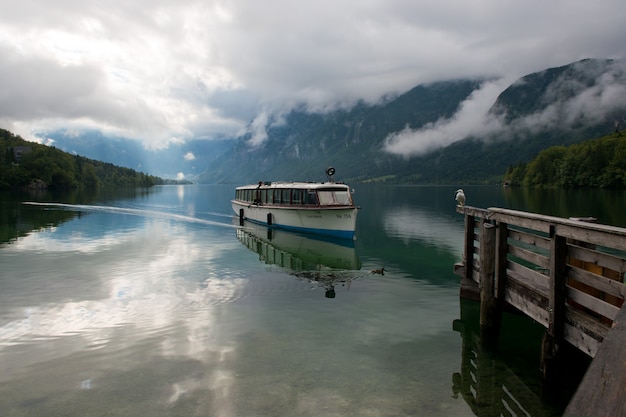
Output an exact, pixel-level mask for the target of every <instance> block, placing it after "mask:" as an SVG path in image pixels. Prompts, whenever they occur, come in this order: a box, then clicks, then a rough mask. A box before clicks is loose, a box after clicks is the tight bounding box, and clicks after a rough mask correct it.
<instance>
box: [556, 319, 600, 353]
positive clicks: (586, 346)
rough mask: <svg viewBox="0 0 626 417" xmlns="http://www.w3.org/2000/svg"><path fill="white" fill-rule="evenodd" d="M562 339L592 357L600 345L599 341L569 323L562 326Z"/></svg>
mask: <svg viewBox="0 0 626 417" xmlns="http://www.w3.org/2000/svg"><path fill="white" fill-rule="evenodd" d="M563 340H565V341H566V342H567V343H569V344H570V345H572V346H574V347H575V348H576V349H578V350H580V351H581V352H583V353H585V354H587V355H588V356H590V357H592V358H593V357H594V356H595V355H596V352H597V351H598V346H600V341H598V340H596V339H595V338H593V337H591V336H589V335H588V334H587V333H585V332H583V331H582V330H580V329H579V328H577V327H575V326H572V325H571V324H569V323H565V325H564V326H563Z"/></svg>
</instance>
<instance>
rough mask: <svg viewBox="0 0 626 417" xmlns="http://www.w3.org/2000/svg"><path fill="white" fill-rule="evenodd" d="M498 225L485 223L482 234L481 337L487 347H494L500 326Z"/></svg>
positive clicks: (489, 348)
mask: <svg viewBox="0 0 626 417" xmlns="http://www.w3.org/2000/svg"><path fill="white" fill-rule="evenodd" d="M495 243H496V227H495V226H494V225H493V224H490V223H485V224H484V225H483V227H482V232H481V236H480V339H481V343H482V344H483V347H484V348H485V349H488V350H491V349H494V348H495V346H496V344H497V341H498V334H499V332H500V328H499V312H498V304H497V300H496V297H495V291H494V289H495V270H496V262H495V258H496V252H495Z"/></svg>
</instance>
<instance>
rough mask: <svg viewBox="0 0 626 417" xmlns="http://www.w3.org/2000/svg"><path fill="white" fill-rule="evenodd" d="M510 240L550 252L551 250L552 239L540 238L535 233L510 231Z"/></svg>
mask: <svg viewBox="0 0 626 417" xmlns="http://www.w3.org/2000/svg"><path fill="white" fill-rule="evenodd" d="M509 238H510V239H513V240H516V241H519V242H523V243H526V244H529V245H531V246H537V247H538V248H541V249H545V250H549V249H550V239H548V238H546V237H543V236H539V235H536V234H533V233H527V232H523V231H521V230H512V229H509Z"/></svg>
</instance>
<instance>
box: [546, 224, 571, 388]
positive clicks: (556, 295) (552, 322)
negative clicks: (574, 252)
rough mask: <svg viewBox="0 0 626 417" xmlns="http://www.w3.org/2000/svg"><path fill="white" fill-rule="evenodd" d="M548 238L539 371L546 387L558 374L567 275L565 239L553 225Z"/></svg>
mask: <svg viewBox="0 0 626 417" xmlns="http://www.w3.org/2000/svg"><path fill="white" fill-rule="evenodd" d="M550 238H551V240H550V288H549V290H550V294H549V297H550V298H549V301H548V328H547V330H546V333H545V334H544V337H543V341H542V343H541V370H542V373H543V379H544V382H546V383H547V385H548V386H552V385H554V382H555V381H554V379H555V377H557V376H558V374H559V371H558V360H557V354H558V349H559V344H560V343H561V339H562V338H563V326H564V321H565V281H566V275H567V239H566V238H564V237H563V236H558V235H557V234H556V227H555V226H554V225H552V226H550Z"/></svg>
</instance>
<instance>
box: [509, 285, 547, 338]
mask: <svg viewBox="0 0 626 417" xmlns="http://www.w3.org/2000/svg"><path fill="white" fill-rule="evenodd" d="M504 301H505V302H506V303H507V304H508V305H510V306H512V307H515V308H516V309H517V310H519V311H520V312H522V313H524V314H526V315H527V316H528V317H530V318H531V319H533V320H535V321H536V322H537V323H539V324H541V325H542V326H544V327H548V311H547V310H546V308H542V307H541V306H540V305H538V304H537V293H533V292H532V291H531V290H530V289H528V287H524V286H521V285H517V284H516V283H514V282H513V281H511V280H510V281H509V282H508V283H507V286H506V287H505V289H504Z"/></svg>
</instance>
